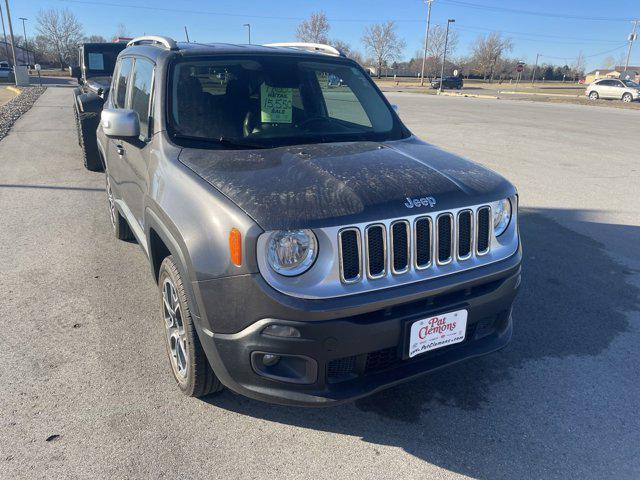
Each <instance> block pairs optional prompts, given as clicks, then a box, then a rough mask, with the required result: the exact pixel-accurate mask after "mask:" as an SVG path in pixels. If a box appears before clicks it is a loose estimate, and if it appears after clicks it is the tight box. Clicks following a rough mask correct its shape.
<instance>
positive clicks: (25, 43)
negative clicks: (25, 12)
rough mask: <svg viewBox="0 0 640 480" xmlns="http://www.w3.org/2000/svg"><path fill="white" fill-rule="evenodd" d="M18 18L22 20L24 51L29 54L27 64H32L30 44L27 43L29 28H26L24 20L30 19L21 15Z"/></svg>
mask: <svg viewBox="0 0 640 480" xmlns="http://www.w3.org/2000/svg"><path fill="white" fill-rule="evenodd" d="M18 20H22V33H23V35H24V52H25V53H26V54H27V65H31V64H30V63H29V45H28V44H27V30H26V28H24V22H26V21H27V20H29V19H28V18H24V17H20V18H18ZM22 58H23V59H24V55H22Z"/></svg>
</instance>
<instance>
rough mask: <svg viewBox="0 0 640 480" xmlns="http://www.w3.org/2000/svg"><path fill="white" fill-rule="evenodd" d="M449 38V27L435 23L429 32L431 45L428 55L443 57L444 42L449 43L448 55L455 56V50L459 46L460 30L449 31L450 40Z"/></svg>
mask: <svg viewBox="0 0 640 480" xmlns="http://www.w3.org/2000/svg"><path fill="white" fill-rule="evenodd" d="M446 38H447V28H446V26H445V27H443V26H442V25H433V26H432V27H431V32H430V33H429V46H428V47H427V56H429V57H436V58H442V52H443V50H444V44H445V43H446V44H447V57H451V56H453V52H454V51H455V50H456V47H457V46H458V32H456V31H455V30H450V31H449V40H448V41H446Z"/></svg>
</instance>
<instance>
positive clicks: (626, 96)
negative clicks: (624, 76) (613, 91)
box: [622, 93, 633, 103]
mask: <svg viewBox="0 0 640 480" xmlns="http://www.w3.org/2000/svg"><path fill="white" fill-rule="evenodd" d="M622 101H623V102H624V103H631V102H632V101H633V96H632V95H631V94H630V93H625V94H624V95H622Z"/></svg>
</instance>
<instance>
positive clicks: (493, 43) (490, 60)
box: [472, 32, 513, 81]
mask: <svg viewBox="0 0 640 480" xmlns="http://www.w3.org/2000/svg"><path fill="white" fill-rule="evenodd" d="M512 49H513V42H512V41H511V39H510V38H503V37H502V36H501V35H500V34H499V33H497V32H491V33H489V34H488V35H486V36H483V35H480V36H479V37H478V38H477V39H476V41H475V43H474V45H473V47H472V60H473V62H474V63H475V64H476V66H477V68H478V70H479V71H480V72H482V76H483V77H484V79H485V80H486V79H487V76H488V77H489V79H490V81H493V74H494V69H495V66H496V63H497V62H498V60H499V59H500V58H501V57H502V55H504V54H505V53H507V52H510V51H511V50H512Z"/></svg>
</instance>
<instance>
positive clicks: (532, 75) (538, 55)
mask: <svg viewBox="0 0 640 480" xmlns="http://www.w3.org/2000/svg"><path fill="white" fill-rule="evenodd" d="M539 58H540V54H539V53H536V64H535V66H534V67H533V73H532V74H531V85H533V82H535V80H536V70H537V69H538V59H539Z"/></svg>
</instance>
